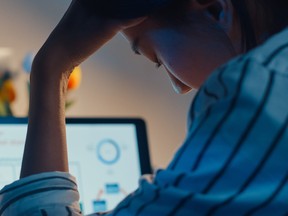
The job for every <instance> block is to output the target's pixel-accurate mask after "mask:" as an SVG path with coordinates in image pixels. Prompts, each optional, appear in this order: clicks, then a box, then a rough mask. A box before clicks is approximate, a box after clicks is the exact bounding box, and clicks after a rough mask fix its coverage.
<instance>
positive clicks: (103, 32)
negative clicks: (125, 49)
mask: <svg viewBox="0 0 288 216" xmlns="http://www.w3.org/2000/svg"><path fill="white" fill-rule="evenodd" d="M143 20H145V17H142V18H137V19H130V20H115V19H108V18H104V17H100V16H97V15H96V14H92V13H91V11H88V10H87V8H86V7H85V6H84V5H83V4H82V3H81V0H73V1H72V3H71V5H70V7H69V8H68V10H67V11H66V13H65V15H64V16H63V18H62V19H61V21H60V22H59V24H58V25H57V26H56V28H55V29H54V30H53V32H52V33H51V35H50V36H49V38H48V39H47V41H46V42H45V44H44V45H43V47H42V48H41V49H40V51H39V52H38V54H37V56H36V62H37V63H38V62H39V61H40V62H42V63H43V61H44V62H46V63H45V64H47V63H49V64H50V65H51V64H53V65H54V66H55V67H57V70H56V71H58V70H62V71H68V72H69V71H71V70H72V69H73V68H74V67H75V66H77V65H79V64H80V63H82V62H83V61H84V60H85V59H87V58H88V57H89V56H90V55H91V54H93V53H94V52H95V51H97V50H98V49H99V48H100V47H101V46H102V45H103V44H105V43H106V42H107V41H109V40H110V39H111V38H112V37H113V36H115V34H116V33H117V32H118V31H121V30H123V29H125V28H128V27H132V26H134V25H137V24H139V23H141V22H142V21H143ZM54 69H55V68H54ZM51 73H52V72H51ZM50 75H52V74H50Z"/></svg>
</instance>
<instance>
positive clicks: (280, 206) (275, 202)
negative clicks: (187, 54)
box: [0, 29, 288, 216]
mask: <svg viewBox="0 0 288 216" xmlns="http://www.w3.org/2000/svg"><path fill="white" fill-rule="evenodd" d="M188 128H189V130H188V134H187V137H186V140H185V142H184V144H183V145H182V147H181V148H180V149H179V150H178V152H177V153H176V154H175V157H174V159H173V160H172V162H171V163H170V165H169V166H168V167H167V168H166V169H165V170H159V171H158V172H157V173H156V174H155V176H154V179H153V180H152V181H148V180H145V179H142V180H141V181H140V185H139V188H138V189H137V190H136V191H135V192H134V193H132V194H130V195H129V196H128V197H126V198H125V199H124V200H123V201H122V202H121V203H120V204H119V205H118V206H117V207H116V208H115V209H114V210H113V211H111V212H110V213H108V214H107V215H109V216H124V215H135V216H159V215H161V216H162V215H163V216H166V215H167V216H172V215H173V216H174V215H175V216H182V215H183V216H186V215H187V216H193V215H195V216H212V215H213V216H238V215H239V216H242V215H243V216H244V215H245V216H250V215H251V216H252V215H253V216H288V163H287V158H288V157H287V156H288V29H285V30H284V31H282V32H281V33H279V34H277V35H275V36H273V37H272V38H271V39H269V40H268V41H267V42H265V43H264V44H263V45H261V46H259V47H258V48H256V49H254V50H252V51H251V52H249V53H247V54H245V55H243V56H239V57H237V58H236V59H233V60H232V61H230V62H228V63H227V64H225V65H223V66H222V67H220V68H219V69H218V70H216V71H215V72H214V73H213V74H212V75H211V76H210V77H209V78H208V79H207V81H206V82H205V83H204V84H203V86H202V87H201V88H200V89H199V91H198V93H197V95H196V97H195V99H194V101H193V103H192V106H191V110H190V112H189V124H188ZM41 175H42V176H41ZM43 175H45V174H39V175H36V176H34V178H36V179H43ZM46 175H49V176H52V177H53V176H55V175H56V174H55V173H49V174H46ZM58 175H60V173H58ZM61 175H67V174H65V173H64V174H61ZM52 177H51V179H49V180H48V179H47V180H44V181H45V182H46V183H45V182H44V181H43V184H41V185H39V186H38V187H37V186H34V187H33V188H31V191H37V190H39V191H41V190H43V187H45V184H46V187H48V188H49V187H51V190H50V189H49V190H50V193H49V194H47V195H45V196H47V197H46V202H47V203H46V204H45V205H43V206H41V203H42V202H44V201H38V200H37V203H36V202H35V204H34V205H38V208H35V206H34V210H32V209H33V208H30V209H29V211H31V212H33V211H34V212H35V214H29V215H50V214H48V213H47V212H48V211H47V212H46V208H48V209H49V208H50V210H51V206H54V205H58V206H60V205H62V209H61V211H63V214H57V213H54V214H53V213H51V215H79V208H77V207H75V206H76V205H75V203H76V202H77V199H76V198H77V197H78V193H77V190H76V186H75V185H74V184H73V183H72V182H71V177H69V176H66V177H65V178H66V180H65V181H66V183H63V185H61V187H62V188H64V189H63V190H59V188H54V189H53V188H52V187H53V186H51V185H55V184H56V183H55V182H56V181H59V179H54V178H52ZM28 178H29V177H28ZM25 181H28V180H26V179H22V180H20V181H18V182H15V183H13V184H19V186H18V187H16V188H15V187H14V188H13V184H12V186H11V185H10V186H7V187H5V188H4V189H3V190H2V192H0V201H1V206H0V215H2V214H3V215H5V216H6V215H13V216H14V215H25V214H20V213H19V214H17V213H16V212H17V211H18V210H17V207H19V206H20V205H21V203H25V199H31V200H32V198H31V197H30V196H26V197H24V198H21V194H23V193H25V192H26V193H27V194H29V190H28V189H27V188H25V187H28V186H29V184H28V183H27V184H28V185H25ZM19 182H20V183H19ZM21 182H24V183H21ZM21 184H22V185H21ZM32 184H36V183H35V182H34V183H32ZM66 184H67V186H66ZM48 185H50V186H48ZM69 185H70V186H69ZM21 187H23V188H24V189H23V188H22V189H21ZM55 187H56V186H55ZM59 187H60V186H59ZM65 187H69V188H67V189H65ZM20 189H21V190H20ZM26 189H27V191H25V190H26ZM9 193H10V194H9ZM40 193H42V192H40ZM43 193H47V192H45V191H43ZM69 193H70V195H71V194H74V195H73V196H72V195H71V197H74V198H75V200H71V201H69V202H70V203H69V202H66V201H65V203H64V201H63V200H62V199H61V198H59V199H58V200H57V201H58V202H56V204H55V200H53V199H50V197H53V196H55V194H59V196H68V195H69ZM53 194H54V195H53ZM65 194H66V195H65ZM70 195H69V196H70ZM19 197H20V198H19ZM22 197H23V195H22ZM71 197H70V198H71ZM44 199H45V197H44ZM49 199H50V200H52V201H51V205H49V202H48V201H47V200H49ZM71 199H72V198H71ZM62 202H63V203H62ZM39 203H40V204H39ZM31 205H32V204H31ZM14 206H16V207H14ZM19 208H20V209H22V208H24V207H19ZM59 209H60V207H59ZM59 209H58V210H59ZM74 210H75V211H74ZM21 211H22V210H21ZM27 211H28V210H27ZM43 211H45V212H46V213H45V214H44V213H43ZM59 211H60V210H59ZM64 211H66V212H65V213H64ZM8 212H13V214H9V213H8ZM19 212H20V210H19ZM22 212H23V211H22ZM34 212H33V213H34ZM36 212H38V214H37V213H36ZM55 212H56V208H55ZM74 212H75V213H74ZM77 212H78V213H77Z"/></svg>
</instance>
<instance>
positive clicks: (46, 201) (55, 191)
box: [0, 172, 82, 216]
mask: <svg viewBox="0 0 288 216" xmlns="http://www.w3.org/2000/svg"><path fill="white" fill-rule="evenodd" d="M78 201H79V193H78V190H77V184H76V181H75V178H74V177H73V176H71V175H70V174H69V173H61V172H49V173H41V174H36V175H32V176H28V177H26V178H23V179H20V180H18V181H15V182H13V183H12V184H10V185H7V186H5V187H4V188H3V189H2V190H1V191H0V215H1V216H12V215H13V216H18V215H19V216H20V215H21V216H23V215H29V216H50V215H51V216H52V215H53V216H55V215H61V216H65V215H67V216H68V215H71V216H80V215H82V214H81V211H80V207H79V203H78Z"/></svg>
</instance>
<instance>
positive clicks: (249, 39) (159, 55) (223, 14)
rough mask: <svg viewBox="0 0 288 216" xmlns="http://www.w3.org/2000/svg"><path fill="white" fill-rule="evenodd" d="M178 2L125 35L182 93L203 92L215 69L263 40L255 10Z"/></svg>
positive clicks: (224, 0)
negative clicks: (254, 21)
mask: <svg viewBox="0 0 288 216" xmlns="http://www.w3.org/2000/svg"><path fill="white" fill-rule="evenodd" d="M240 1H241V3H239V2H240ZM259 1H261V0H259ZM262 1H264V0H262ZM266 1H268V0H266ZM279 1H280V0H279ZM174 2H175V3H174V4H172V5H170V7H167V8H165V9H163V10H161V11H159V12H158V13H156V14H153V15H151V16H150V17H149V18H148V19H146V20H145V21H144V22H142V23H141V24H139V25H137V26H135V27H133V28H128V29H126V30H124V31H123V35H124V36H125V37H126V38H127V39H128V40H129V41H130V43H131V44H132V47H133V49H134V51H135V52H136V53H139V54H142V55H144V56H146V57H147V58H149V59H150V60H151V61H153V62H155V63H156V64H162V65H163V67H165V69H166V70H167V73H168V75H169V77H170V79H171V81H172V83H173V86H174V87H175V88H176V89H177V91H178V92H180V93H185V92H187V91H189V90H190V89H192V88H198V87H199V86H200V85H201V84H202V83H203V81H204V80H205V79H206V78H207V77H208V76H209V75H210V73H211V72H212V71H213V69H215V68H216V67H218V66H219V65H221V64H223V63H225V62H226V61H228V60H229V59H231V58H232V57H234V56H236V55H238V54H240V53H243V44H244V45H245V46H246V47H245V46H244V47H245V48H251V47H253V46H255V45H256V43H257V41H258V38H256V37H257V36H258V35H262V34H260V32H258V31H260V30H261V29H259V30H258V29H257V28H255V24H254V23H251V20H253V19H254V17H253V18H252V17H251V18H250V17H249V16H248V14H251V10H252V7H253V6H250V5H248V4H244V3H245V2H244V0H178V1H174ZM248 2H251V0H250V1H249V0H248ZM250 30H253V31H250ZM261 31H262V30H261ZM263 33H264V32H263ZM254 36H255V37H254Z"/></svg>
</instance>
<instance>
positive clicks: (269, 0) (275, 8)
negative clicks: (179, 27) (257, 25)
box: [153, 0, 288, 51]
mask: <svg viewBox="0 0 288 216" xmlns="http://www.w3.org/2000/svg"><path fill="white" fill-rule="evenodd" d="M287 1H288V0H231V3H232V4H233V7H234V9H235V11H236V13H237V15H238V17H239V20H240V27H241V32H242V50H243V51H248V50H250V49H252V48H254V47H256V46H257V45H258V43H257V37H256V32H255V30H254V23H253V22H252V16H251V13H253V18H254V16H255V13H258V15H257V16H258V17H259V19H261V22H264V25H265V28H267V30H268V32H267V34H270V35H271V34H275V33H277V32H279V31H281V30H282V29H283V28H284V27H285V26H287V24H288V12H287V11H288V7H287V5H288V3H287ZM188 4H189V0H174V1H172V3H171V4H169V6H168V7H166V8H164V9H162V10H160V11H158V12H157V13H156V14H153V16H157V17H158V18H162V19H169V21H177V20H180V21H183V20H184V21H185V15H184V13H183V11H185V9H186V10H187V6H188ZM251 5H252V6H253V9H252V10H251ZM253 10H254V11H253ZM260 11H261V12H260ZM171 18H172V19H171ZM175 18H176V19H175Z"/></svg>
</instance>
